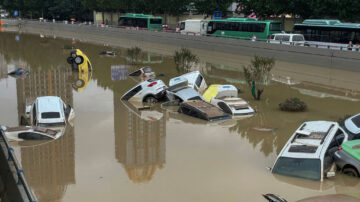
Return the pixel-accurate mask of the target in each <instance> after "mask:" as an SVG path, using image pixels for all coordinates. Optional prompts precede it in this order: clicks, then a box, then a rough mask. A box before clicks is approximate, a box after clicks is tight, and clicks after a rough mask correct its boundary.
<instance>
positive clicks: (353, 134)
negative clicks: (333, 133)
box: [344, 114, 360, 140]
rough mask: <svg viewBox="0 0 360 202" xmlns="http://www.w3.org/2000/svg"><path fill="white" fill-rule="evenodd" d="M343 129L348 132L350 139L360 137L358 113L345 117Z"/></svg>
mask: <svg viewBox="0 0 360 202" xmlns="http://www.w3.org/2000/svg"><path fill="white" fill-rule="evenodd" d="M344 129H345V130H346V132H347V133H348V134H349V139H350V140H356V139H360V114H356V115H355V116H352V117H350V118H348V119H346V120H345V122H344Z"/></svg>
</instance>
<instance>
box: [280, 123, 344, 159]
mask: <svg viewBox="0 0 360 202" xmlns="http://www.w3.org/2000/svg"><path fill="white" fill-rule="evenodd" d="M338 128H339V124H338V123H336V122H331V121H309V122H305V123H303V124H302V125H301V126H300V127H299V128H298V129H297V130H296V131H295V132H294V134H293V135H292V136H291V138H290V139H289V140H288V142H287V143H286V145H285V146H284V148H283V150H282V151H281V153H280V155H279V156H283V157H292V158H320V157H321V153H322V149H323V148H324V147H327V145H328V144H329V141H328V140H329V139H332V137H333V136H334V135H335V133H336V131H337V129H338Z"/></svg>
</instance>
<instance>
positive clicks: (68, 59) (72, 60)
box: [66, 57, 74, 65]
mask: <svg viewBox="0 0 360 202" xmlns="http://www.w3.org/2000/svg"><path fill="white" fill-rule="evenodd" d="M66 61H67V63H69V64H70V65H71V64H72V63H73V62H74V58H72V57H68V58H67V59H66Z"/></svg>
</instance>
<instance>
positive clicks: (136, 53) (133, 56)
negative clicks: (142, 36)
mask: <svg viewBox="0 0 360 202" xmlns="http://www.w3.org/2000/svg"><path fill="white" fill-rule="evenodd" d="M140 54H141V48H139V47H137V46H135V47H132V48H128V49H127V55H128V56H129V57H130V61H131V64H135V63H136V62H137V61H138V60H139V57H140Z"/></svg>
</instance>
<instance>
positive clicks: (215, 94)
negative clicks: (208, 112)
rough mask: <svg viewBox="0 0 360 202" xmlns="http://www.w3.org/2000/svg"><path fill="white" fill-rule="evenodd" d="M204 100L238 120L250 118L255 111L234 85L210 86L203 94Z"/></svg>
mask: <svg viewBox="0 0 360 202" xmlns="http://www.w3.org/2000/svg"><path fill="white" fill-rule="evenodd" d="M203 97H204V99H205V100H206V101H207V102H209V103H211V104H213V105H215V106H218V107H219V108H221V109H222V110H224V111H225V112H227V113H229V114H231V115H233V116H234V117H237V118H242V117H249V116H252V115H253V114H254V113H255V110H254V109H253V108H252V107H251V106H250V105H249V104H248V103H247V102H246V101H245V100H244V99H242V98H239V97H238V90H237V88H236V87H235V86H233V85H219V84H214V85H210V86H209V88H208V89H206V91H205V92H204V94H203Z"/></svg>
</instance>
